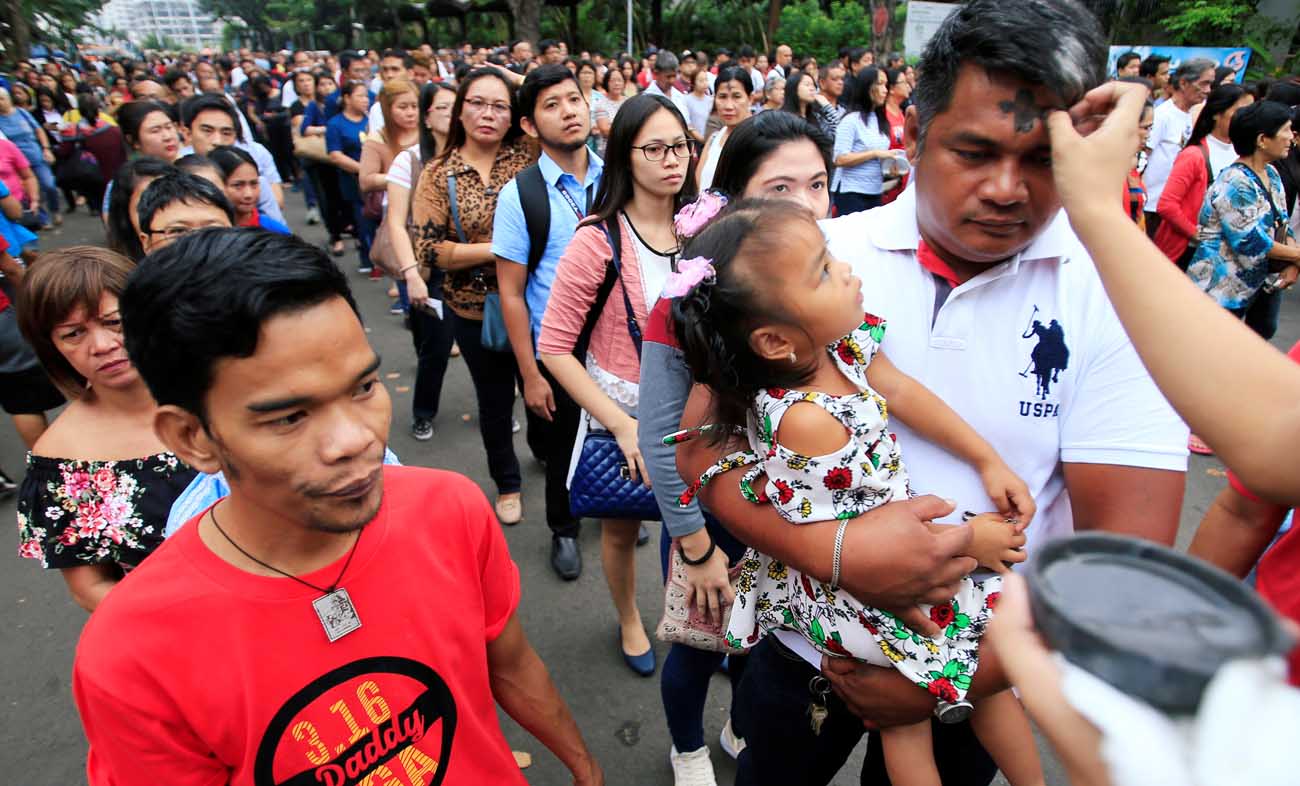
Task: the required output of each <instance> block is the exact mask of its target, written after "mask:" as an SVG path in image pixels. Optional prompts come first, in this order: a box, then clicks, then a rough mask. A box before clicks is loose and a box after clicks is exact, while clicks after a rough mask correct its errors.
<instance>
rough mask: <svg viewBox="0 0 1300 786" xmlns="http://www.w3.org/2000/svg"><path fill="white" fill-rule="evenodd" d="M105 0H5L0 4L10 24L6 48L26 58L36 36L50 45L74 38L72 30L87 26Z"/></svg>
mask: <svg viewBox="0 0 1300 786" xmlns="http://www.w3.org/2000/svg"><path fill="white" fill-rule="evenodd" d="M103 5H104V0H6V1H5V2H3V3H0V8H3V9H4V16H5V17H6V22H7V23H8V24H6V25H3V26H0V29H4V30H5V33H4V41H5V44H6V48H7V50H8V52H9V54H10V57H11V59H13V60H25V59H26V58H27V57H28V56H29V55H30V54H31V45H32V41H33V30H35V31H36V33H35V39H34V40H37V41H44V42H47V43H51V44H56V45H57V44H61V43H63V42H67V41H73V40H74V36H73V31H74V30H76V29H77V28H80V27H85V26H86V24H87V20H88V18H89V17H90V15H91V14H93V13H95V12H96V11H98V10H99V9H100V8H102V7H103Z"/></svg>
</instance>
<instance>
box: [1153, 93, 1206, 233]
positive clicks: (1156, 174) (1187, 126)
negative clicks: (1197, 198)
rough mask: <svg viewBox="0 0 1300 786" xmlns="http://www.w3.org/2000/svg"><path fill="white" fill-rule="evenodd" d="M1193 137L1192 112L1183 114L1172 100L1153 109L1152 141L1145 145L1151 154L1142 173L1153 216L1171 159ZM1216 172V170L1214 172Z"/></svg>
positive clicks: (1167, 176)
mask: <svg viewBox="0 0 1300 786" xmlns="http://www.w3.org/2000/svg"><path fill="white" fill-rule="evenodd" d="M1191 135H1192V113H1191V112H1190V111H1188V112H1184V111H1183V110H1181V109H1179V108H1178V104H1175V103H1174V102H1173V101H1166V102H1164V103H1163V104H1161V105H1160V106H1158V107H1156V111H1155V120H1154V123H1153V124H1152V126H1151V138H1150V140H1149V141H1148V142H1147V146H1148V147H1149V148H1150V149H1151V155H1150V156H1148V157H1147V168H1146V171H1145V172H1143V173H1142V182H1143V183H1145V184H1146V187H1147V207H1146V210H1147V212H1149V213H1154V212H1155V210H1156V208H1155V206H1156V204H1157V203H1159V202H1160V194H1161V193H1162V192H1164V190H1165V181H1166V180H1168V179H1169V173H1170V172H1172V171H1173V168H1174V159H1175V158H1177V157H1178V153H1179V151H1181V150H1182V149H1183V145H1185V144H1186V143H1187V138H1188V137H1190V136H1191ZM1216 171H1217V170H1216Z"/></svg>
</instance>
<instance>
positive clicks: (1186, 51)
mask: <svg viewBox="0 0 1300 786" xmlns="http://www.w3.org/2000/svg"><path fill="white" fill-rule="evenodd" d="M1125 52H1137V53H1138V54H1139V55H1142V58H1143V59H1146V57H1147V56H1148V55H1161V56H1163V57H1167V58H1169V68H1170V70H1173V69H1175V68H1177V67H1178V64H1179V63H1181V62H1183V61H1184V60H1191V59H1192V58H1194V57H1204V58H1206V59H1208V60H1213V61H1214V65H1216V66H1227V67H1228V68H1231V69H1232V70H1233V71H1234V72H1235V73H1236V75H1237V76H1236V80H1235V81H1236V82H1237V83H1238V84H1240V83H1241V81H1242V80H1244V79H1245V78H1246V66H1247V65H1248V64H1249V63H1250V47H1248V46H1242V47H1236V48H1232V47H1211V46H1112V47H1111V48H1110V56H1109V58H1108V59H1107V60H1106V73H1107V74H1108V75H1110V76H1114V75H1115V61H1116V60H1117V59H1118V58H1119V56H1120V55H1122V54H1124V53H1125Z"/></svg>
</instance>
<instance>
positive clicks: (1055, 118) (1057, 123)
mask: <svg viewBox="0 0 1300 786" xmlns="http://www.w3.org/2000/svg"><path fill="white" fill-rule="evenodd" d="M1047 133H1048V136H1050V137H1051V140H1052V149H1053V150H1059V149H1060V148H1061V146H1062V145H1069V144H1073V143H1075V142H1077V141H1079V140H1080V139H1082V138H1083V137H1081V136H1079V132H1078V131H1076V130H1075V128H1074V121H1073V120H1072V119H1070V113H1069V112H1065V111H1062V110H1060V109H1055V110H1053V111H1051V112H1048V113H1047Z"/></svg>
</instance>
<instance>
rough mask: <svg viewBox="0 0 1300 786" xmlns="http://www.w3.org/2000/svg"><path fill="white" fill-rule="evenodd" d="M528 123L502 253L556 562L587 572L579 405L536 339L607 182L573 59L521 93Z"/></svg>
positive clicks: (571, 573) (572, 571)
mask: <svg viewBox="0 0 1300 786" xmlns="http://www.w3.org/2000/svg"><path fill="white" fill-rule="evenodd" d="M518 101H519V112H520V116H521V120H520V124H521V125H522V126H523V129H524V131H525V132H526V133H527V134H528V135H529V136H531V137H534V138H535V139H537V140H538V141H539V143H540V144H541V148H542V155H541V158H540V159H539V160H538V162H537V164H536V165H534V166H532V167H529V168H528V169H525V170H524V171H523V172H520V173H519V175H518V176H517V177H516V178H515V179H514V180H512V181H510V182H509V183H507V184H506V186H505V188H504V189H502V191H501V194H500V196H499V197H498V198H497V209H496V216H495V219H494V221H493V225H492V253H493V254H495V255H496V258H497V283H498V286H499V287H500V291H501V311H502V315H503V316H504V318H505V323H506V330H507V332H508V333H509V335H510V344H511V347H512V348H513V350H514V353H515V358H516V359H517V360H518V362H519V371H520V373H521V374H522V376H523V380H524V403H525V404H526V405H527V417H528V444H529V447H531V448H532V450H533V453H534V455H536V456H537V458H538V459H539V460H541V461H543V462H544V463H545V465H546V522H547V525H548V526H549V527H550V528H551V567H552V568H554V569H555V572H556V573H557V574H558V575H559V576H560V577H561V578H563V579H566V580H573V579H576V578H577V577H578V576H579V575H580V574H581V573H582V552H581V551H580V550H579V549H578V522H577V520H575V519H574V518H573V515H572V513H571V512H570V511H569V492H568V486H567V481H568V469H569V460H570V456H571V454H572V452H573V444H574V440H575V439H576V438H577V433H578V414H579V412H578V406H577V405H576V404H575V403H574V402H573V400H572V399H570V398H569V396H568V395H567V394H566V393H565V392H564V389H563V388H562V387H561V386H560V385H558V384H556V382H555V380H554V379H553V378H552V377H551V376H550V375H549V374H547V373H546V371H545V370H544V368H543V367H542V366H541V365H540V364H539V363H538V362H537V350H536V344H535V342H536V339H537V335H538V334H539V333H540V332H541V328H542V314H543V313H545V311H546V303H547V300H548V298H549V297H550V294H551V283H552V282H553V281H554V280H555V270H556V267H557V266H558V264H559V261H560V257H561V256H562V255H563V254H564V250H565V248H566V247H567V246H568V245H569V241H570V240H571V239H572V238H573V233H574V232H575V231H576V230H577V228H578V222H579V221H581V220H582V218H583V217H584V216H585V215H586V214H587V211H588V209H590V207H591V203H592V200H593V199H595V196H596V191H597V190H598V189H599V188H600V179H601V174H602V172H603V170H604V162H602V161H601V160H600V158H599V157H597V156H596V155H595V154H594V153H591V152H590V151H589V150H588V149H587V147H586V140H587V135H588V133H589V132H590V130H591V119H590V117H591V116H590V110H589V108H588V105H587V101H586V99H585V98H583V96H582V90H581V88H580V86H579V85H578V80H577V77H575V76H574V75H573V74H572V73H571V72H570V71H569V70H568V69H567V68H565V67H564V66H559V65H548V66H542V67H541V68H538V69H536V70H534V71H533V72H532V73H530V74H528V76H527V78H525V79H524V83H523V86H522V87H521V88H520V90H519V95H518Z"/></svg>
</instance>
